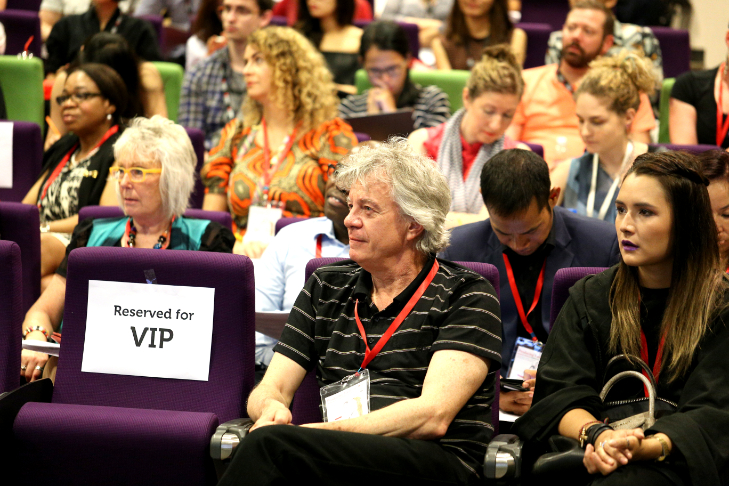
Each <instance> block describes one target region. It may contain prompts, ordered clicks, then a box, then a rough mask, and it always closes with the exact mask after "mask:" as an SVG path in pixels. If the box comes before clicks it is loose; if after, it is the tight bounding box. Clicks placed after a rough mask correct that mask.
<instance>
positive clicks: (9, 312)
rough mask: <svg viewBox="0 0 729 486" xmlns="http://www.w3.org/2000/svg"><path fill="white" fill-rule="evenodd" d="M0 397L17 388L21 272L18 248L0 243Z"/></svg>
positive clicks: (18, 384)
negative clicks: (0, 310)
mask: <svg viewBox="0 0 729 486" xmlns="http://www.w3.org/2000/svg"><path fill="white" fill-rule="evenodd" d="M0 309H2V312H0V336H2V339H0V393H3V392H7V391H11V390H14V389H16V388H18V386H20V348H21V342H22V339H23V335H22V332H21V329H20V326H21V325H22V324H23V314H24V312H23V271H22V265H21V263H20V247H19V246H18V244H17V243H15V242H12V241H4V240H0Z"/></svg>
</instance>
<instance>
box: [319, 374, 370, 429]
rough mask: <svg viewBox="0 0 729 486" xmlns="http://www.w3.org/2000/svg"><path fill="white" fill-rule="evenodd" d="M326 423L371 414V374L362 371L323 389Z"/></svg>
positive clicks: (322, 398)
mask: <svg viewBox="0 0 729 486" xmlns="http://www.w3.org/2000/svg"><path fill="white" fill-rule="evenodd" d="M319 393H320V394H321V404H322V408H323V410H324V422H336V421H337V420H345V419H350V418H356V417H361V416H362V415H367V414H368V413H370V372H369V370H367V369H364V370H361V371H359V372H357V373H355V374H353V375H350V376H347V377H345V378H342V379H341V380H339V381H338V382H336V383H332V384H331V385H327V386H324V387H322V388H321V389H320V390H319Z"/></svg>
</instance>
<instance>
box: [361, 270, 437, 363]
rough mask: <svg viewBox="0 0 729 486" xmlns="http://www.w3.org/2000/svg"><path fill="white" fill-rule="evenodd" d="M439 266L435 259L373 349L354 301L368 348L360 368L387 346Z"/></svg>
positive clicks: (363, 337)
mask: <svg viewBox="0 0 729 486" xmlns="http://www.w3.org/2000/svg"><path fill="white" fill-rule="evenodd" d="M439 267H440V265H439V264H438V260H435V262H434V263H433V267H432V268H431V269H430V272H428V275H427V276H426V277H425V280H423V283H421V284H420V286H419V287H418V289H417V290H416V291H415V293H414V294H413V296H412V297H410V300H409V301H408V303H407V304H405V307H403V309H402V310H401V311H400V313H399V314H398V315H397V317H396V318H395V320H394V321H392V324H390V327H388V328H387V331H386V332H385V334H383V335H382V337H381V338H380V340H379V341H377V344H376V345H375V347H374V348H372V349H370V346H369V345H368V344H367V333H365V330H364V327H363V326H362V322H361V321H360V320H359V313H358V312H357V307H358V306H359V299H358V300H355V301H354V320H355V321H357V327H358V328H359V332H360V334H362V340H363V341H364V344H365V350H366V352H365V357H364V360H362V366H360V367H359V369H360V370H363V369H365V368H366V367H367V365H368V364H369V363H370V361H372V360H373V359H374V358H375V356H377V353H379V352H380V350H381V349H382V348H383V347H384V346H385V344H386V343H387V341H389V340H390V337H392V335H393V334H394V333H395V331H396V330H397V328H398V327H400V324H402V321H404V320H405V318H406V317H407V316H408V314H410V311H411V310H412V309H413V307H415V303H416V302H417V301H418V300H420V297H422V296H423V293H425V289H427V288H428V285H430V282H432V281H433V277H435V274H436V273H438V268H439Z"/></svg>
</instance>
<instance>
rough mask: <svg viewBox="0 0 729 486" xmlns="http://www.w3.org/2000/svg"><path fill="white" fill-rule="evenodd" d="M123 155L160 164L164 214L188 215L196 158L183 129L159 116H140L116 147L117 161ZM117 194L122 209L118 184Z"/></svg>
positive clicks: (120, 138) (193, 184)
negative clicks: (186, 212) (186, 213)
mask: <svg viewBox="0 0 729 486" xmlns="http://www.w3.org/2000/svg"><path fill="white" fill-rule="evenodd" d="M120 154H124V155H126V156H129V157H132V158H134V159H137V160H144V159H148V160H154V161H157V162H159V164H160V166H161V167H162V174H161V175H160V180H159V192H160V195H161V197H162V208H163V209H164V211H165V215H166V216H167V217H170V218H171V217H172V216H181V215H182V214H183V213H184V212H185V210H186V209H187V208H188V206H189V201H190V195H191V194H192V191H193V189H194V187H195V163H196V161H197V156H196V155H195V150H194V149H193V148H192V142H191V141H190V137H189V136H188V135H187V132H186V131H185V129H184V128H182V127H181V126H180V125H177V124H175V123H174V122H173V121H171V120H168V119H167V118H164V117H161V116H159V115H155V116H153V117H152V118H143V117H137V118H135V119H133V120H132V121H131V122H130V123H129V127H128V128H127V129H126V130H124V133H122V134H121V136H120V137H119V139H118V140H117V141H116V143H115V144H114V158H115V159H118V158H119V156H120ZM116 195H117V199H118V200H119V205H120V206H121V205H122V204H121V194H120V193H119V184H117V185H116Z"/></svg>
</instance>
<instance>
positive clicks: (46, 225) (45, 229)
mask: <svg viewBox="0 0 729 486" xmlns="http://www.w3.org/2000/svg"><path fill="white" fill-rule="evenodd" d="M49 231H51V223H48V222H43V223H41V225H40V232H41V233H48V232H49Z"/></svg>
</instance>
